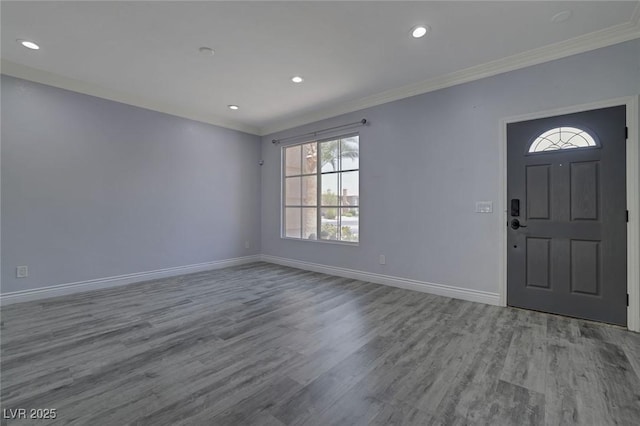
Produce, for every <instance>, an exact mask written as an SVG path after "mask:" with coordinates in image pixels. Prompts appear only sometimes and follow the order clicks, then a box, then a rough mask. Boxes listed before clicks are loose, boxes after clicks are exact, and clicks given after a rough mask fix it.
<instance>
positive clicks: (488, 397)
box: [1, 263, 640, 426]
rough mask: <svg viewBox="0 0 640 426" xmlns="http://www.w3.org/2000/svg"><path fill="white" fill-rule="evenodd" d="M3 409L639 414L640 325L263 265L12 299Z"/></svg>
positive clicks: (457, 420) (444, 420)
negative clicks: (636, 328)
mask: <svg viewBox="0 0 640 426" xmlns="http://www.w3.org/2000/svg"><path fill="white" fill-rule="evenodd" d="M1 343H2V371H1V372H2V378H1V380H2V390H1V396H2V408H3V409H5V410H6V409H17V408H26V409H30V408H55V409H56V410H57V418H56V419H55V420H53V421H44V420H42V421H14V420H7V419H3V420H2V422H3V424H38V425H46V424H82V425H85V424H86V425H103V424H104V425H123V424H140V425H154V426H155V425H174V424H190V425H198V424H206V425H210V424H215V425H267V426H268V425H283V424H284V425H302V424H315V425H331V424H335V425H349V424H374V425H390V424H403V425H404V424H407V425H414V424H415V425H418V424H420V425H422V424H429V425H431V424H447V425H448V424H451V425H463V424H490V425H509V424H512V425H527V424H533V425H535V424H549V425H569V424H583V425H598V426H599V425H614V424H618V425H638V424H639V423H640V378H639V374H640V335H639V334H635V333H630V332H627V331H625V330H623V329H621V328H617V327H612V326H606V325H598V324H594V323H590V322H585V321H579V320H574V319H568V318H563V317H558V316H553V315H546V314H541V313H536V312H528V311H522V310H516V309H511V308H499V307H494V306H488V305H483V304H477V303H471V302H464V301H460V300H454V299H449V298H445V297H439V296H433V295H428V294H423V293H416V292H411V291H406V290H401V289H395V288H391V287H384V286H379V285H375V284H370V283H364V282H361V281H355V280H350V279H344V278H336V277H331V276H327V275H322V274H318V273H312V272H305V271H301V270H297V269H291V268H285V267H281V266H275V265H270V264H265V263H255V264H251V265H245V266H242V267H235V268H229V269H223V270H217V271H211V272H205V273H198V274H192V275H186V276H182V277H178V278H171V279H165V280H157V281H150V282H146V283H141V284H135V285H130V286H126V287H118V288H114V289H109V290H103V291H96V292H91V293H84V294H80V295H73V296H66V297H61V298H56V299H49V300H47V301H41V302H30V303H24V304H19V305H11V306H8V307H4V308H2V337H1Z"/></svg>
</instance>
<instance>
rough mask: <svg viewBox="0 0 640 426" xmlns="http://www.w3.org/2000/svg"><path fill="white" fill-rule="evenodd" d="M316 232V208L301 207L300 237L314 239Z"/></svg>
mask: <svg viewBox="0 0 640 426" xmlns="http://www.w3.org/2000/svg"><path fill="white" fill-rule="evenodd" d="M317 233H318V209H316V208H304V209H302V238H304V239H307V240H316V239H318V237H317Z"/></svg>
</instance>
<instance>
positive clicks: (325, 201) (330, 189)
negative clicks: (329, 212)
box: [320, 173, 338, 206]
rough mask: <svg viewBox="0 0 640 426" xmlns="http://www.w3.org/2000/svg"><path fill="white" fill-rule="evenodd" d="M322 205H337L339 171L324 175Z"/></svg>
mask: <svg viewBox="0 0 640 426" xmlns="http://www.w3.org/2000/svg"><path fill="white" fill-rule="evenodd" d="M320 190H321V193H322V205H323V206H337V205H338V173H332V174H330V175H322V188H321V189H320Z"/></svg>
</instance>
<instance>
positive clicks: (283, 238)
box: [280, 237, 360, 247]
mask: <svg viewBox="0 0 640 426" xmlns="http://www.w3.org/2000/svg"><path fill="white" fill-rule="evenodd" d="M280 239H281V240H286V241H301V242H303V243H320V244H333V245H339V246H351V247H358V246H359V245H360V241H358V242H349V241H337V240H309V239H302V238H290V237H280Z"/></svg>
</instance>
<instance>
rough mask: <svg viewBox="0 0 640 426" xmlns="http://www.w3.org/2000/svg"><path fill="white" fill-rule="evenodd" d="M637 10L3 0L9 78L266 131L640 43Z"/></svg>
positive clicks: (622, 5)
mask: <svg viewBox="0 0 640 426" xmlns="http://www.w3.org/2000/svg"><path fill="white" fill-rule="evenodd" d="M639 4H640V3H638V2H637V1H621V2H615V1H600V2H597V1H570V2H557V1H555V2H539V1H533V2H526V1H525V2H483V1H473V2H451V1H449V2H400V1H391V2H361V1H358V2H324V1H309V2H240V1H234V2H175V1H174V2H115V1H108V2H58V1H47V2H24V1H23V2H10V1H2V3H1V18H2V33H1V35H2V45H1V48H2V50H1V54H2V59H3V62H2V72H3V73H6V74H10V75H15V76H18V77H23V78H27V79H31V80H35V81H40V82H43V83H47V84H52V85H55V86H58V87H64V88H68V89H71V90H76V91H79V92H83V93H88V94H93V95H97V96H102V97H105V98H108V99H113V100H117V101H121V102H126V103H130V104H133V105H138V106H142V107H146V108H150V109H155V110H159V111H164V112H168V113H172V114H175V115H180V116H184V117H189V118H193V119H196V120H200V121H205V122H209V123H213V124H220V125H223V126H226V127H230V128H235V129H240V130H244V131H248V132H252V133H256V134H266V133H269V132H272V131H276V130H281V129H284V128H287V127H291V126H293V125H298V124H303V123H305V122H311V121H315V120H317V119H321V118H325V117H329V116H332V115H336V114H338V113H343V112H347V111H353V110H356V109H359V108H363V107H366V106H370V105H375V104H379V103H382V102H385V101H388V100H392V99H398V98H401V97H404V96H409V95H412V94H417V93H422V92H426V91H429V90H433V89H435V88H439V87H445V86H447V85H452V84H455V83H458V82H462V81H468V80H471V79H473V78H477V77H480V76H484V75H491V74H496V73H499V72H502V71H506V70H509V69H515V68H518V67H521V66H525V65H530V64H532V63H539V62H544V61H546V60H551V59H554V58H557V57H562V56H566V55H568V54H573V53H577V52H579V51H585V50H589V49H593V48H597V47H601V46H604V45H608V44H613V43H616V42H620V41H624V40H629V39H633V38H638V37H640V26H639V25H638V15H639V14H640V12H639V10H640V7H639V6H638V5H639ZM564 10H571V11H572V16H571V18H570V19H569V20H568V21H566V22H564V23H554V22H551V17H553V16H554V15H555V14H557V13H558V12H561V11H564ZM416 24H427V25H429V26H430V27H431V29H432V30H431V32H430V33H429V34H428V36H427V37H425V38H423V39H419V40H416V39H413V38H411V37H410V29H411V28H412V27H413V26H414V25H416ZM16 39H28V40H33V41H36V42H37V43H39V44H40V46H41V50H39V51H30V50H27V49H25V48H23V47H21V46H20V45H19V44H18V43H16ZM201 46H209V47H211V48H213V49H215V55H214V56H205V55H202V54H200V53H199V52H198V48H199V47H201ZM298 74H299V75H302V76H303V77H304V79H305V81H304V83H302V84H299V85H295V84H293V83H292V82H291V81H290V78H291V77H292V76H293V75H298ZM228 104H237V105H239V106H240V110H238V111H231V110H229V109H228V108H227V105H228Z"/></svg>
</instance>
